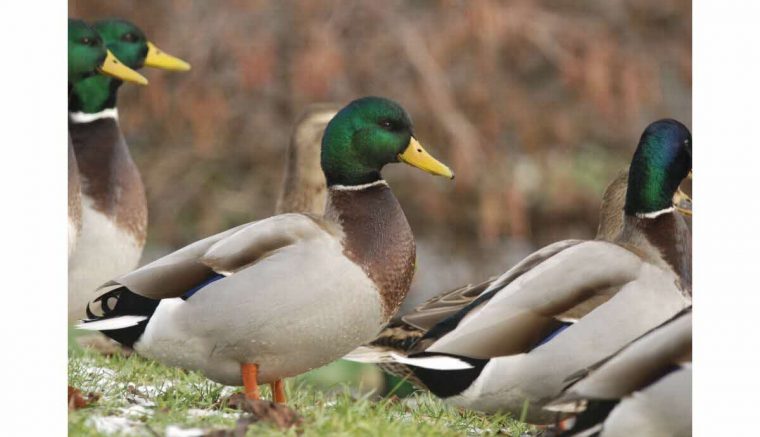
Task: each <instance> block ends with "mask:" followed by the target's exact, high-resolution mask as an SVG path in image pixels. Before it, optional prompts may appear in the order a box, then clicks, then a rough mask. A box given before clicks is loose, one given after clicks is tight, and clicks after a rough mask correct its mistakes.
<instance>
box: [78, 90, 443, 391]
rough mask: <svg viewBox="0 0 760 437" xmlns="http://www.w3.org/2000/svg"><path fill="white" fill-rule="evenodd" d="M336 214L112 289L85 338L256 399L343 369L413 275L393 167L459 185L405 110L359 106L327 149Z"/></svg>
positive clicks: (249, 238) (203, 249) (183, 253)
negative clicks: (305, 376)
mask: <svg viewBox="0 0 760 437" xmlns="http://www.w3.org/2000/svg"><path fill="white" fill-rule="evenodd" d="M321 161H322V169H323V172H324V175H325V179H326V180H327V186H328V188H327V206H326V211H325V214H324V216H317V215H313V214H308V213H288V214H281V215H276V216H273V217H271V218H268V219H264V220H260V221H257V222H253V223H249V224H244V225H241V226H238V227H236V228H233V229H230V230H228V231H226V232H222V233H220V234H217V235H214V236H211V237H208V238H206V239H204V240H200V241H198V242H195V243H193V244H191V245H189V246H186V247H185V248H183V249H180V250H178V251H177V252H174V253H172V254H170V255H167V256H165V257H163V258H160V259H158V260H156V261H154V262H153V263H150V264H148V265H146V266H144V267H142V268H139V269H137V270H135V271H133V272H131V273H128V274H126V275H123V276H121V277H118V278H116V279H114V280H113V281H112V282H111V283H109V286H110V287H111V289H110V290H108V291H105V292H103V294H101V296H99V297H98V298H97V299H95V300H94V301H93V302H92V303H91V304H90V305H89V306H88V309H87V313H88V316H89V319H88V320H87V321H85V322H84V323H83V324H82V325H80V327H81V328H84V329H90V330H100V331H102V332H103V333H104V334H106V335H107V336H109V337H111V338H113V339H115V340H117V341H119V342H121V343H123V344H125V345H128V346H131V347H133V348H134V349H135V350H136V351H137V352H138V353H140V354H142V355H145V356H147V357H150V358H153V359H156V360H158V361H160V362H163V363H165V364H168V365H174V366H180V367H183V368H187V369H194V370H199V371H202V372H203V373H205V374H206V375H207V376H208V377H209V378H211V379H213V380H215V381H218V382H221V383H223V384H228V385H244V386H245V390H246V394H247V395H248V397H250V398H258V396H259V390H258V384H262V383H271V384H273V391H274V394H275V400H276V401H277V402H284V401H285V393H284V389H283V385H282V378H286V377H289V376H294V375H298V374H300V373H303V372H306V371H308V370H310V369H313V368H316V367H320V366H322V365H325V364H327V363H329V362H331V361H334V360H335V359H337V358H340V357H341V356H343V355H344V354H346V353H347V352H349V351H350V350H352V349H353V348H355V347H356V346H358V345H360V344H362V343H364V342H366V341H369V340H371V339H372V337H373V336H374V335H375V334H377V332H378V330H379V329H380V328H381V327H382V326H383V324H384V323H386V322H387V321H388V320H389V318H390V317H391V316H392V315H393V313H394V312H395V311H396V310H397V309H398V307H399V305H400V304H401V301H402V300H403V299H404V296H406V293H407V292H408V291H409V285H410V283H411V280H412V275H413V273H414V260H415V244H414V236H413V235H412V231H411V229H410V227H409V223H408V222H407V220H406V217H405V216H404V212H403V211H402V209H401V206H400V205H399V203H398V201H397V200H396V198H395V196H394V195H393V192H392V191H391V189H390V188H389V186H388V184H387V183H386V182H385V180H383V179H382V176H381V173H380V172H381V170H382V168H383V167H384V166H385V165H386V164H392V163H396V162H405V163H407V164H410V165H412V166H415V167H417V168H420V169H422V170H425V171H427V172H429V173H432V174H435V175H441V176H445V177H447V178H453V177H454V175H453V173H452V172H451V170H449V169H448V168H447V167H446V166H445V165H443V164H441V163H440V162H438V161H437V160H435V159H434V158H433V157H432V156H430V155H429V154H428V153H427V152H426V151H425V150H424V149H423V148H422V146H421V145H420V144H419V142H417V140H416V139H415V137H414V136H413V133H412V122H411V120H410V118H409V116H408V114H407V113H406V111H405V110H404V109H403V108H402V107H401V106H399V105H398V104H397V103H395V102H393V101H390V100H387V99H384V98H379V97H365V98H362V99H358V100H355V101H353V102H351V103H350V104H349V105H348V106H346V107H344V108H343V109H342V110H341V111H339V112H338V114H337V115H335V117H334V118H333V119H332V120H331V121H330V123H329V124H328V126H327V129H326V130H325V134H324V136H323V139H322V159H321Z"/></svg>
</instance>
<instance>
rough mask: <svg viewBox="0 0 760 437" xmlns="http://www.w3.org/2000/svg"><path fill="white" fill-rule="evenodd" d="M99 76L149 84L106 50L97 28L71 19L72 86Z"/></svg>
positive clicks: (70, 78) (70, 72)
mask: <svg viewBox="0 0 760 437" xmlns="http://www.w3.org/2000/svg"><path fill="white" fill-rule="evenodd" d="M98 73H100V74H105V75H108V76H111V77H114V78H117V79H120V80H124V81H128V82H133V83H138V84H141V85H145V84H147V83H148V80H147V79H145V78H144V77H143V76H142V75H140V73H138V72H136V71H134V70H132V69H131V68H129V67H127V66H125V65H124V64H122V63H121V62H120V61H119V60H118V59H117V58H116V57H115V56H114V55H113V53H111V52H110V51H109V50H108V49H106V46H105V44H103V39H102V38H101V37H100V35H99V34H98V32H97V31H95V29H93V28H92V27H90V26H89V25H88V24H87V23H85V22H84V21H82V20H75V19H71V18H69V84H73V83H76V82H79V81H80V80H83V79H85V78H87V77H90V76H94V75H96V74H98Z"/></svg>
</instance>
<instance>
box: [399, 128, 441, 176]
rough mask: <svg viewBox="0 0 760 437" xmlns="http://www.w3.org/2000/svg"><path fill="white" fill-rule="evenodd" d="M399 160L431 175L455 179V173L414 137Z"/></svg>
mask: <svg viewBox="0 0 760 437" xmlns="http://www.w3.org/2000/svg"><path fill="white" fill-rule="evenodd" d="M398 159H399V160H400V161H401V162H404V163H407V164H409V165H411V166H412V167H417V168H419V169H420V170H424V171H426V172H428V173H430V174H434V175H437V176H445V177H447V178H449V179H454V172H452V171H451V169H450V168H448V167H446V166H445V165H443V164H442V163H441V162H440V161H438V160H437V159H435V158H433V157H432V156H431V155H430V154H429V153H428V152H426V151H425V149H424V148H422V144H420V143H419V142H418V141H417V140H416V139H415V138H414V137H412V138H411V139H410V140H409V145H408V146H406V149H405V150H404V152H403V153H400V154H399V155H398Z"/></svg>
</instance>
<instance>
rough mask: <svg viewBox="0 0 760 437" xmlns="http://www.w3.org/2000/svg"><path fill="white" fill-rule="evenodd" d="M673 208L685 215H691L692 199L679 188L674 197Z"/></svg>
mask: <svg viewBox="0 0 760 437" xmlns="http://www.w3.org/2000/svg"><path fill="white" fill-rule="evenodd" d="M673 206H674V207H675V208H676V210H677V211H679V212H680V213H681V214H684V215H691V197H689V195H688V194H686V193H684V192H683V191H681V189H680V188H679V189H678V190H677V191H676V194H674V195H673Z"/></svg>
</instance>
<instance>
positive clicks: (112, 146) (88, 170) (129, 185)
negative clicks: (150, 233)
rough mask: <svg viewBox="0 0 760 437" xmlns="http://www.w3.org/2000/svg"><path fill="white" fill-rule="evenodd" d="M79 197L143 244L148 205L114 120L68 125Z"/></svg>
mask: <svg viewBox="0 0 760 437" xmlns="http://www.w3.org/2000/svg"><path fill="white" fill-rule="evenodd" d="M69 134H70V136H71V141H72V145H73V147H74V154H75V155H76V163H77V166H78V167H79V175H80V180H81V190H82V194H83V195H85V196H87V197H89V198H90V199H92V201H93V208H95V209H96V210H97V211H98V212H101V213H102V214H104V215H106V216H107V217H109V218H110V219H111V220H113V221H114V222H115V223H116V225H117V226H119V227H120V228H122V229H124V230H126V231H127V232H129V233H130V234H132V235H134V237H135V239H136V240H137V241H138V243H139V244H144V242H145V236H146V232H147V225H148V205H147V201H146V198H145V187H144V186H143V183H142V179H141V178H140V172H139V171H138V170H137V166H135V163H134V162H133V161H132V157H131V156H130V155H129V149H128V148H127V144H126V141H125V140H124V136H123V135H122V133H121V130H120V129H119V125H118V123H117V122H116V120H114V119H112V118H105V119H100V120H96V121H93V122H91V123H81V124H80V123H69Z"/></svg>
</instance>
